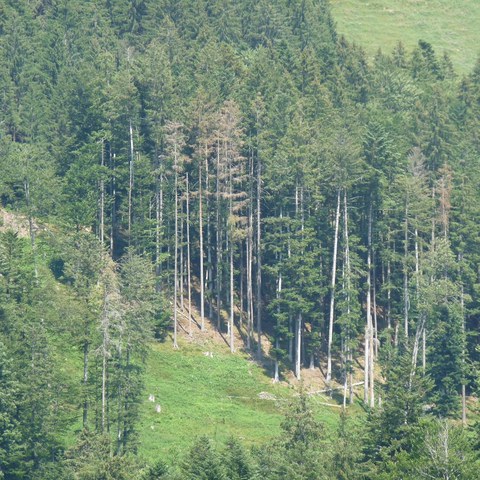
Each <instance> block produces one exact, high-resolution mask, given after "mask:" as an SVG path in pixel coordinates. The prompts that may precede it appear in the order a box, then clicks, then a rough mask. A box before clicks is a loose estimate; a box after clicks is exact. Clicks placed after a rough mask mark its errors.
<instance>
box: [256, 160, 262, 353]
mask: <svg viewBox="0 0 480 480" xmlns="http://www.w3.org/2000/svg"><path fill="white" fill-rule="evenodd" d="M261 195H262V162H261V160H260V158H259V157H257V299H256V301H257V334H258V343H257V357H258V359H259V360H260V359H261V358H262V244H261V238H262V234H261V232H262V229H261Z"/></svg>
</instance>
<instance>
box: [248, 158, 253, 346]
mask: <svg viewBox="0 0 480 480" xmlns="http://www.w3.org/2000/svg"><path fill="white" fill-rule="evenodd" d="M249 170H250V176H249V178H250V202H249V203H248V234H247V348H248V349H249V350H250V349H251V346H252V345H251V344H252V336H253V316H254V315H253V174H254V171H253V154H252V155H250V162H249Z"/></svg>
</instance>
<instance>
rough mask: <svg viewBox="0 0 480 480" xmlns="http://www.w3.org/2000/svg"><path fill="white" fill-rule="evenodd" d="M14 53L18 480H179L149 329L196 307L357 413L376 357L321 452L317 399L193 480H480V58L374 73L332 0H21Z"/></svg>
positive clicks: (3, 365)
mask: <svg viewBox="0 0 480 480" xmlns="http://www.w3.org/2000/svg"><path fill="white" fill-rule="evenodd" d="M0 51H1V57H0V95H1V102H0V171H1V175H0V201H1V206H2V208H5V209H7V210H9V211H14V212H19V213H21V214H22V215H24V216H25V218H26V221H27V224H28V226H27V228H26V231H27V232H28V233H27V235H26V238H22V237H21V235H17V234H15V233H13V232H12V231H8V230H7V229H3V230H7V231H4V232H2V233H1V234H0V320H1V325H0V346H1V356H0V386H1V388H0V405H1V409H0V477H2V476H3V477H2V478H6V479H20V478H22V479H23V478H38V479H43V478H45V479H47V478H54V477H55V478H81V479H104V478H105V479H107V478H115V479H116V478H119V479H120V478H135V476H136V475H143V477H144V478H151V479H154V478H167V477H168V476H169V475H170V476H172V475H173V476H175V475H177V473H176V472H175V471H174V472H173V473H172V472H170V473H169V472H167V470H168V469H167V467H166V466H165V465H163V463H161V462H160V463H159V464H158V465H157V466H156V467H155V468H156V470H155V469H154V468H153V467H152V468H151V469H150V470H148V469H143V470H142V469H141V461H140V460H136V459H135V452H136V451H137V447H138V445H137V442H136V435H135V432H136V426H135V425H136V422H137V421H138V402H139V396H140V393H141V391H142V390H141V387H142V375H143V366H142V365H143V360H144V358H145V355H147V354H148V342H150V341H151V340H152V339H154V338H155V337H156V338H157V339H159V340H164V339H165V338H166V337H170V336H171V338H172V339H173V346H174V347H177V333H178V323H179V319H178V317H179V315H180V314H182V315H185V314H187V315H188V317H191V312H190V308H191V307H190V305H192V303H193V302H194V303H195V304H196V306H197V307H198V309H199V311H200V316H199V321H200V328H201V329H203V328H204V326H205V323H204V322H205V319H206V318H207V317H208V318H209V319H210V321H211V322H213V324H215V325H216V328H217V329H219V330H220V331H222V332H224V333H225V336H226V338H227V339H228V342H229V346H230V348H231V350H232V352H234V351H235V350H237V349H241V348H245V349H246V350H248V351H249V352H251V354H252V356H255V357H256V359H257V360H259V361H262V360H263V359H265V358H266V359H267V360H270V361H271V362H272V365H273V369H272V376H273V378H274V380H277V381H278V380H279V379H280V378H281V377H282V375H285V373H286V372H288V371H293V372H294V373H295V375H296V377H297V378H298V379H301V375H302V368H308V367H310V368H314V369H315V368H322V371H323V373H324V375H325V380H326V382H327V383H331V382H334V381H335V382H337V383H338V384H340V385H342V386H343V388H342V389H341V391H342V399H343V406H344V408H345V409H346V410H347V406H348V404H349V403H352V402H353V401H354V390H353V387H354V373H355V372H356V371H357V373H358V370H359V366H361V367H362V369H363V395H362V396H363V403H364V405H365V409H366V410H367V411H368V419H367V420H366V421H365V424H364V425H362V426H357V427H356V428H355V432H356V433H355V434H351V433H345V432H346V429H347V430H348V429H350V428H353V427H352V426H350V425H349V426H348V428H347V427H346V426H345V425H347V423H348V419H347V418H346V417H345V418H344V420H342V422H341V428H340V430H339V432H338V438H336V439H335V440H332V441H331V442H328V441H327V440H325V439H323V440H322V441H324V442H326V443H327V444H328V443H330V447H329V448H331V447H332V444H333V442H334V441H335V442H337V441H342V442H344V447H345V448H344V449H343V452H338V453H339V455H340V453H344V454H345V456H346V457H345V458H343V457H342V458H339V457H338V456H335V455H333V456H332V455H330V456H328V455H327V456H325V455H320V453H319V451H318V448H320V447H321V446H322V443H321V441H320V439H321V428H320V427H319V426H318V425H317V424H316V423H315V421H314V420H313V417H311V415H310V413H309V412H310V410H309V407H308V402H307V401H306V400H305V399H304V397H303V396H300V400H299V401H298V403H296V404H294V405H293V406H292V409H291V413H290V414H289V415H287V417H286V420H285V424H284V432H285V435H284V440H282V441H280V440H279V441H278V442H276V443H275V442H274V443H273V444H272V445H267V446H264V447H262V448H260V449H259V450H257V451H255V452H254V453H252V454H251V453H250V452H247V450H246V449H244V447H242V446H241V445H240V444H238V442H237V441H236V440H232V443H231V445H229V446H227V447H225V448H227V449H228V452H227V451H222V457H228V458H230V460H231V465H230V464H229V465H230V467H229V468H231V469H233V470H228V471H227V470H223V467H222V466H219V465H220V464H219V463H218V461H219V460H218V457H217V453H216V452H215V448H214V447H213V446H212V445H211V444H210V442H209V441H208V440H207V439H202V440H201V441H199V444H198V445H197V446H196V447H195V448H194V449H193V450H192V454H191V455H190V456H188V457H187V458H189V459H190V460H188V461H186V462H187V463H184V464H182V466H181V467H178V468H180V469H183V470H182V472H183V473H178V475H180V477H178V478H192V479H194V478H195V479H196V478H212V479H213V478H238V479H240V478H242V479H244V478H245V479H246V478H258V476H255V475H261V476H262V477H263V478H267V479H270V478H271V479H276V478H291V479H294V478H298V479H303V478H312V479H313V478H315V479H316V478H352V479H353V478H400V476H402V478H475V477H474V475H475V468H476V465H477V463H478V459H477V456H476V455H477V454H476V448H477V446H478V441H479V440H478V438H477V433H476V430H477V429H476V427H475V426H474V425H473V421H471V422H470V426H473V427H472V428H471V429H470V430H468V429H462V428H461V427H459V426H457V423H459V422H458V421H459V420H462V423H463V425H464V426H467V420H468V419H467V400H468V399H470V401H471V402H472V403H474V400H473V399H474V398H475V397H474V395H475V393H476V391H477V388H478V386H477V381H478V368H477V367H478V361H479V353H478V348H477V344H478V329H479V325H478V324H479V306H480V305H479V294H480V269H479V256H480V236H479V233H480V231H479V230H480V227H479V225H480V139H479V135H478V132H479V131H480V128H479V127H480V63H478V64H477V66H476V68H475V69H474V71H473V72H472V73H471V74H469V75H467V76H465V77H462V78H460V77H458V76H457V75H456V74H455V71H454V69H453V67H452V65H451V62H450V60H449V58H448V57H447V56H445V55H443V56H442V55H438V54H436V53H435V51H434V49H433V47H432V46H431V45H430V44H428V43H426V42H424V41H419V43H418V47H417V48H416V49H415V50H414V51H412V52H407V51H405V49H404V48H403V47H402V45H401V44H398V46H397V47H396V48H395V50H394V51H393V52H391V53H386V52H381V51H379V52H378V54H377V55H376V57H375V60H374V62H373V63H372V64H371V65H370V64H367V62H366V59H365V55H364V53H363V51H362V50H361V49H360V48H358V47H357V46H355V44H353V43H350V42H349V41H347V40H346V39H345V38H343V37H338V36H337V34H336V31H335V24H334V21H333V19H332V17H331V15H330V11H329V5H328V2H326V1H324V0H298V1H291V0H281V1H278V2H269V1H266V0H256V1H250V0H244V1H241V2H236V1H234V0H223V1H207V0H200V1H193V0H180V1H168V0H113V1H112V0H105V1H98V2H91V1H88V0H38V1H29V0H18V1H9V0H2V1H0ZM40 225H43V227H41V226H40ZM191 323H192V322H190V324H191ZM192 328H193V327H192ZM236 330H240V331H241V332H243V334H244V339H245V342H244V344H236V343H235V335H234V333H235V331H236ZM267 338H268V342H266V341H265V339H267ZM165 341H170V339H168V340H165ZM264 343H268V345H269V346H270V348H267V345H264ZM65 357H75V358H77V360H78V362H81V365H82V367H81V369H82V372H83V375H82V378H78V379H75V380H73V381H72V379H71V374H72V372H69V367H68V362H67V363H66V364H65V362H64V358H65ZM62 359H63V360H62ZM62 365H63V367H64V368H62ZM473 409H474V408H472V409H471V410H473ZM342 418H343V417H342ZM446 418H449V419H451V421H450V422H446V421H444V420H438V419H446ZM72 429H76V431H77V432H79V433H78V435H77V438H76V439H72V438H68V435H69V434H67V433H66V432H67V431H72ZM342 429H343V430H342ZM80 432H81V433H80ZM357 437H358V438H357ZM285 439H286V440H285ZM72 445H73V446H72ZM442 445H443V446H445V445H447V447H446V448H444V449H443V450H442V449H441V446H442ZM421 446H423V448H424V450H425V451H424V453H421V452H422V451H423V450H422V447H421ZM329 448H327V447H325V450H329ZM202 449H205V452H204V453H203V454H201V453H199V452H202V451H203V450H202ZM322 451H323V450H322ZM92 452H101V455H100V454H98V455H96V458H97V460H98V459H100V460H99V461H98V462H97V461H93V458H94V457H92V455H93V453H92ZM195 452H196V453H195ZM226 452H227V453H226ZM269 452H270V453H269ZM425 452H426V453H425ZM442 452H443V453H442ZM445 452H446V453H445ZM459 452H462V454H461V460H462V461H461V462H458V461H457V462H455V458H456V457H458V456H459V455H460V453H459ZM317 453H318V455H317ZM195 455H197V456H198V458H197V460H198V464H201V460H202V459H203V460H205V459H210V461H211V463H210V464H208V465H209V466H208V465H207V466H206V467H205V471H206V472H210V473H208V475H210V476H205V475H207V474H203V473H201V471H195V467H194V466H192V465H193V463H192V464H188V462H192V459H193V458H195ZM229 455H230V457H229ZM250 455H253V457H254V458H253V457H250ZM442 455H443V456H442ZM347 456H348V458H347ZM247 457H248V459H247ZM327 457H328V458H327ZM272 459H276V462H277V463H275V462H273V460H272ZM247 460H248V461H247ZM241 461H244V462H246V463H245V465H246V464H247V463H248V462H250V463H248V465H249V466H248V468H247V467H245V468H246V470H241V469H240V466H239V465H240V464H241ZM137 462H139V463H137ZM322 462H323V463H322ZM335 462H337V463H335ZM217 464H218V465H217ZM355 464H359V465H360V466H358V467H355ZM189 465H190V466H189ZM327 465H329V466H328V467H327ZM217 467H218V468H217ZM237 467H238V468H237ZM225 468H226V467H225ZM235 469H237V470H235ZM402 469H403V470H402ZM435 469H437V470H435ZM442 469H443V470H442ZM448 469H450V470H448ZM217 470H218V471H217ZM447 470H448V472H449V473H448V475H450V476H445V475H447V473H445V472H446V471H447ZM139 472H140V473H139ZM212 472H217V473H212ZM233 472H236V473H233ZM242 472H243V473H242ZM287 472H288V473H287ZM148 475H150V476H148ZM202 475H203V476H202ZM212 475H213V476H212ZM215 475H216V476H215ZM409 475H410V476H409ZM432 475H433V476H432ZM455 475H456V476H455ZM168 478H170V477H168Z"/></svg>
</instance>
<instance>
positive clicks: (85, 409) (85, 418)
mask: <svg viewBox="0 0 480 480" xmlns="http://www.w3.org/2000/svg"><path fill="white" fill-rule="evenodd" d="M87 335H88V330H87V331H86V332H85V337H87ZM89 350H90V343H89V342H88V340H85V341H84V342H83V428H87V427H88V408H89V404H88V353H89Z"/></svg>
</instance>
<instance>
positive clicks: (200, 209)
mask: <svg viewBox="0 0 480 480" xmlns="http://www.w3.org/2000/svg"><path fill="white" fill-rule="evenodd" d="M205 157H206V161H207V162H208V150H207V151H206V155H205ZM198 222H199V225H198V230H199V232H198V235H199V240H200V252H199V253H200V275H199V277H200V328H201V330H202V332H203V331H204V330H205V270H204V267H203V257H204V251H203V189H202V162H201V161H200V160H199V162H198Z"/></svg>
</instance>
